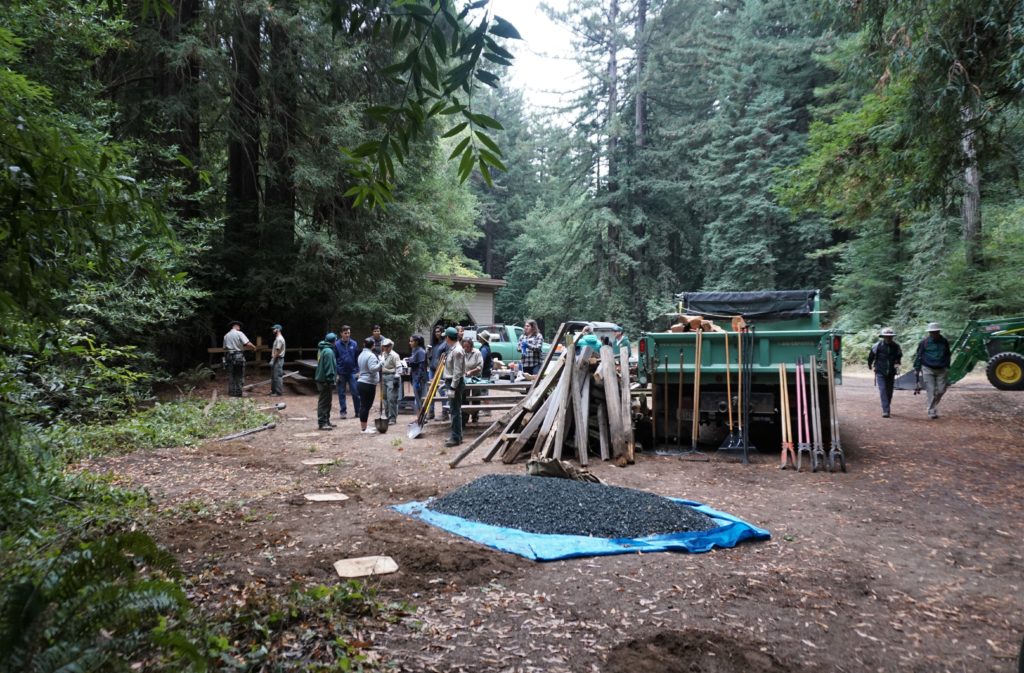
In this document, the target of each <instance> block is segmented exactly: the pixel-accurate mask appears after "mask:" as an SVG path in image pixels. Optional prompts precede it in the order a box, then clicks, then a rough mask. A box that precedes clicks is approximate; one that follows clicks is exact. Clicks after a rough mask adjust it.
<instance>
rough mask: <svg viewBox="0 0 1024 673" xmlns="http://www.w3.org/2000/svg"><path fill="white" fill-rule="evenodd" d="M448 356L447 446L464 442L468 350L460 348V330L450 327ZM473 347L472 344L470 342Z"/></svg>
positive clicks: (445, 372)
mask: <svg viewBox="0 0 1024 673" xmlns="http://www.w3.org/2000/svg"><path fill="white" fill-rule="evenodd" d="M444 335H445V339H446V345H447V346H448V348H447V351H446V352H447V353H448V357H447V358H445V361H444V379H445V384H446V385H447V386H448V388H449V390H448V412H449V413H450V414H451V428H452V430H451V436H450V437H449V438H448V441H447V442H445V443H444V445H445V446H458V445H459V444H461V443H462V395H463V393H465V392H466V351H465V350H463V349H462V348H459V342H458V339H459V331H458V330H457V329H455V328H454V327H449V328H448V329H446V330H445V332H444ZM470 347H472V344H470Z"/></svg>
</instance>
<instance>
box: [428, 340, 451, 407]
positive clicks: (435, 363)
mask: <svg viewBox="0 0 1024 673" xmlns="http://www.w3.org/2000/svg"><path fill="white" fill-rule="evenodd" d="M448 329H454V328H452V327H449V328H448ZM446 334H447V330H444V329H442V328H441V326H440V325H437V326H435V327H434V342H433V343H432V344H431V345H430V369H429V370H428V372H427V375H428V376H429V378H430V379H433V378H434V375H435V374H436V373H437V368H438V367H440V366H441V365H440V362H441V356H442V355H445V354H446V353H447V352H448V350H449V347H448V337H447V335H446ZM456 334H458V332H457V331H456ZM442 377H443V374H442ZM434 396H435V398H438V397H440V398H441V412H442V416H441V418H442V420H447V419H448V392H447V388H446V387H445V386H438V390H437V392H436V393H434ZM436 403H437V400H436V399H435V400H432V401H431V402H430V409H429V410H428V414H427V419H428V420H431V421H432V420H434V405H435V404H436Z"/></svg>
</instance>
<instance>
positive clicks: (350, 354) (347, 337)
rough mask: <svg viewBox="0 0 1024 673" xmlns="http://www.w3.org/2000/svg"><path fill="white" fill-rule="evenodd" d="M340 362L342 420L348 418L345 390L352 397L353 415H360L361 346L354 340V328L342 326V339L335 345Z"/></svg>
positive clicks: (335, 352)
mask: <svg viewBox="0 0 1024 673" xmlns="http://www.w3.org/2000/svg"><path fill="white" fill-rule="evenodd" d="M334 354H335V356H336V358H337V362H338V411H339V414H340V417H341V418H343V419H344V418H348V407H347V405H346V404H345V388H346V387H348V391H349V393H351V395H352V413H353V414H355V415H356V416H358V415H359V391H358V390H357V389H356V372H357V371H359V346H358V345H356V342H355V339H353V338H352V328H351V327H349V326H348V325H342V326H341V338H340V339H338V340H337V342H335V344H334Z"/></svg>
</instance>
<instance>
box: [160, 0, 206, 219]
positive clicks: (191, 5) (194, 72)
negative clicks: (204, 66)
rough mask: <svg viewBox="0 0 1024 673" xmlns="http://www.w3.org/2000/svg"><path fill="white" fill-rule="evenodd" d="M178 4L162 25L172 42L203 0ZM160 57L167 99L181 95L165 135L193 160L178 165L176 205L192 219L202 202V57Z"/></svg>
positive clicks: (190, 22)
mask: <svg viewBox="0 0 1024 673" xmlns="http://www.w3.org/2000/svg"><path fill="white" fill-rule="evenodd" d="M176 4H177V6H176V7H175V13H174V16H173V17H168V18H167V19H165V25H164V26H163V27H162V28H164V30H162V31H161V32H163V33H164V35H165V37H166V38H167V39H168V41H169V42H171V43H172V44H175V43H177V42H179V41H180V40H181V39H182V35H183V34H186V33H188V31H189V30H191V29H192V26H193V25H194V24H195V23H196V21H197V20H198V18H199V0H178V2H177V3H176ZM160 60H161V65H162V66H163V69H162V72H161V75H160V81H161V84H162V85H163V89H164V90H163V91H161V92H160V96H162V97H163V98H165V99H166V98H171V97H174V98H177V99H178V104H177V105H176V106H172V109H175V110H176V112H172V113H171V118H170V120H169V121H170V129H169V130H168V132H167V133H166V135H165V137H166V141H167V144H168V145H176V146H177V147H178V152H179V154H181V155H182V156H183V157H185V158H186V159H188V161H189V162H190V163H191V164H192V165H191V166H180V165H179V166H175V167H174V170H175V171H176V172H177V173H179V175H180V177H181V178H182V180H183V181H184V182H185V193H184V198H182V199H180V200H178V201H177V202H176V203H175V204H174V207H175V209H176V210H177V211H178V213H179V214H180V215H181V216H182V217H183V218H186V219H191V218H195V217H199V216H200V214H201V209H200V208H199V204H198V203H196V201H195V198H194V197H195V196H196V195H197V194H198V193H199V190H200V188H201V187H200V183H199V164H200V160H201V158H202V156H201V149H200V148H201V145H200V140H201V136H200V130H199V119H200V110H199V103H198V102H197V99H196V93H195V90H196V87H197V86H198V85H199V78H200V64H199V57H198V56H197V55H196V54H195V53H194V52H192V53H189V54H188V55H186V56H185V63H184V65H179V64H174V63H170V64H168V63H166V58H165V57H164V56H162V55H161V57H160Z"/></svg>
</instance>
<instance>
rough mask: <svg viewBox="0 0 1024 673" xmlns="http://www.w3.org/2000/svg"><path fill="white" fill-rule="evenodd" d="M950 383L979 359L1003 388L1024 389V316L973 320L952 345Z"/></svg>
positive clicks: (991, 377) (995, 382) (988, 373)
mask: <svg viewBox="0 0 1024 673" xmlns="http://www.w3.org/2000/svg"><path fill="white" fill-rule="evenodd" d="M952 351H953V362H952V364H951V365H950V367H949V382H950V383H951V384H952V383H956V382H957V381H959V380H960V379H962V378H963V377H965V376H967V374H968V372H970V371H971V370H972V369H974V366H975V365H976V364H977V363H979V362H986V363H987V364H986V366H985V375H986V376H987V377H988V380H989V383H991V384H992V385H993V386H995V387H996V388H998V389H999V390H1024V317H1016V318H994V319H992V320H971V321H970V322H968V323H967V326H966V327H964V331H963V332H962V333H961V334H960V336H959V337H958V338H957V340H956V341H955V342H953V344H952Z"/></svg>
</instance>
